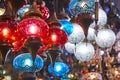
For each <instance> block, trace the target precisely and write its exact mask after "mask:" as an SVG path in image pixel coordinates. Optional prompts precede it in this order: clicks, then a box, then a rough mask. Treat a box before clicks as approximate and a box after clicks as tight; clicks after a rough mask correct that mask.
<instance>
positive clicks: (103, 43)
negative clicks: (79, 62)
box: [96, 29, 116, 48]
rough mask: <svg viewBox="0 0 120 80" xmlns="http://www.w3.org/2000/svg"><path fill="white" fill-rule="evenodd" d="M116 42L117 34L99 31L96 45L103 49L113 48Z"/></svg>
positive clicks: (105, 30)
mask: <svg viewBox="0 0 120 80" xmlns="http://www.w3.org/2000/svg"><path fill="white" fill-rule="evenodd" d="M115 41H116V36H115V33H114V32H113V31H112V30H111V29H101V30H99V31H98V34H97V37H96V43H97V45H98V46H99V47H101V48H108V47H111V46H113V44H114V43H115Z"/></svg>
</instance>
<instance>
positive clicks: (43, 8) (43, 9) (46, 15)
mask: <svg viewBox="0 0 120 80" xmlns="http://www.w3.org/2000/svg"><path fill="white" fill-rule="evenodd" d="M37 8H38V9H39V10H40V11H41V13H42V14H43V15H42V17H41V18H42V19H44V20H46V19H48V18H49V16H50V11H49V9H48V8H47V7H46V6H38V7H37Z"/></svg>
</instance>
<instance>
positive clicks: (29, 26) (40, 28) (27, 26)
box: [18, 18, 49, 38]
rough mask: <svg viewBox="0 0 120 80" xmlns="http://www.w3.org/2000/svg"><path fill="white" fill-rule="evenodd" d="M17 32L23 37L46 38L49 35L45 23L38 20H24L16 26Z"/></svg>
mask: <svg viewBox="0 0 120 80" xmlns="http://www.w3.org/2000/svg"><path fill="white" fill-rule="evenodd" d="M18 30H19V32H20V33H21V35H23V36H25V37H40V38H43V37H46V36H47V35H48V33H49V27H48V25H47V23H46V22H45V21H44V20H42V19H38V18H26V19H24V20H22V21H21V22H20V23H19V24H18Z"/></svg>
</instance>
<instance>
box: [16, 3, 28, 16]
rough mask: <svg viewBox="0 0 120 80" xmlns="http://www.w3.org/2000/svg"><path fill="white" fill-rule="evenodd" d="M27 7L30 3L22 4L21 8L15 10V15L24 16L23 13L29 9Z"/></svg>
mask: <svg viewBox="0 0 120 80" xmlns="http://www.w3.org/2000/svg"><path fill="white" fill-rule="evenodd" d="M29 9H30V5H29V4H27V5H25V6H23V7H21V8H20V9H19V10H18V11H17V15H18V16H20V17H21V18H23V17H24V14H25V13H26V12H27V11H29Z"/></svg>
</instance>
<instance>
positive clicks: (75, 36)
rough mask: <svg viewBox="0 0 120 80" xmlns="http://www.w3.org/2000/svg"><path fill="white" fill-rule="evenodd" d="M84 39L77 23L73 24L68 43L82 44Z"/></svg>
mask: <svg viewBox="0 0 120 80" xmlns="http://www.w3.org/2000/svg"><path fill="white" fill-rule="evenodd" d="M84 38H85V35H84V31H83V29H82V27H81V26H80V25H79V24H77V23H73V32H72V34H70V35H69V36H68V41H69V42H70V43H73V44H76V43H79V42H82V41H83V40H84Z"/></svg>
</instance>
